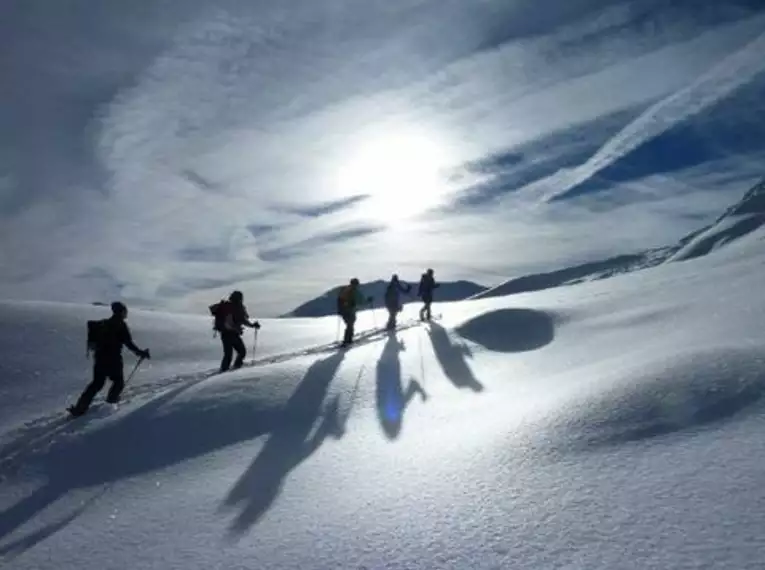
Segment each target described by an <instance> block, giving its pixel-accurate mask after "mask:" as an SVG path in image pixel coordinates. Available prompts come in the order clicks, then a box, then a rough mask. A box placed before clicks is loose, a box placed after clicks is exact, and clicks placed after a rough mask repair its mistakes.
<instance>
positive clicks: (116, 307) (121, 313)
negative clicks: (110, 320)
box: [112, 301, 128, 320]
mask: <svg viewBox="0 0 765 570" xmlns="http://www.w3.org/2000/svg"><path fill="white" fill-rule="evenodd" d="M112 314H113V315H114V316H115V317H119V318H120V319H122V320H125V319H127V316H128V309H127V307H126V306H125V304H124V303H120V302H119V301H114V303H112Z"/></svg>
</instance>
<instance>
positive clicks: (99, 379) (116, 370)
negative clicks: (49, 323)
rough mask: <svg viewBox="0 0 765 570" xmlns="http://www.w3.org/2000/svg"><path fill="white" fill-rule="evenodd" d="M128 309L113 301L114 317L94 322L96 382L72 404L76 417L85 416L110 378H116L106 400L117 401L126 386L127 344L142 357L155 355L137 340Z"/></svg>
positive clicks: (91, 339) (91, 344)
mask: <svg viewBox="0 0 765 570" xmlns="http://www.w3.org/2000/svg"><path fill="white" fill-rule="evenodd" d="M127 316H128V309H127V307H126V306H125V305H124V304H123V303H120V302H119V301H115V302H114V303H112V316H111V317H110V318H108V319H103V320H101V321H90V322H89V323H88V325H89V326H91V325H93V330H94V331H96V332H94V333H93V334H92V336H91V334H89V338H88V341H89V342H88V347H89V349H92V350H93V381H92V382H91V383H90V384H89V385H88V386H87V388H85V391H84V392H83V393H82V395H81V396H80V398H79V399H78V400H77V403H76V404H75V405H74V406H70V407H69V413H70V414H71V415H72V416H75V417H76V416H81V415H83V414H84V413H85V412H87V411H88V408H89V407H90V404H91V402H92V401H93V398H95V396H96V394H98V393H99V392H100V391H101V389H102V388H103V387H104V384H106V380H107V378H108V379H110V380H111V381H112V385H111V387H110V388H109V393H108V394H107V396H106V401H107V402H109V403H110V404H116V403H117V402H119V400H120V395H121V394H122V390H123V389H124V388H125V377H124V371H123V363H122V347H123V346H126V347H127V348H128V349H129V350H130V351H131V352H133V354H135V355H136V356H138V357H139V358H140V359H142V360H143V359H145V358H146V359H148V358H151V354H150V353H149V351H148V350H141V349H140V348H138V347H137V346H136V345H135V344H134V343H133V338H132V335H131V334H130V329H129V328H128V325H127V322H125V321H126V320H127Z"/></svg>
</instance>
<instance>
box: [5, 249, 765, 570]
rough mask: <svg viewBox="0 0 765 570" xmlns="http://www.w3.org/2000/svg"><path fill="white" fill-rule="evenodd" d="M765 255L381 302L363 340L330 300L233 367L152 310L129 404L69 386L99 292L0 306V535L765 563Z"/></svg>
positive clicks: (24, 544)
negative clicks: (398, 316) (529, 289)
mask: <svg viewBox="0 0 765 570" xmlns="http://www.w3.org/2000/svg"><path fill="white" fill-rule="evenodd" d="M763 267H764V266H763V264H762V254H761V251H760V250H759V248H758V247H757V244H756V243H750V244H749V246H748V247H741V248H737V249H735V250H730V251H727V252H725V253H723V251H720V252H716V253H714V254H713V255H709V256H707V257H705V258H703V259H698V260H693V261H689V262H687V263H682V264H668V265H663V266H660V267H656V268H653V269H649V270H645V271H641V272H636V273H632V274H629V275H623V276H619V277H615V278H613V279H609V280H603V281H598V282H594V283H588V284H582V285H578V286H573V287H567V288H562V289H554V290H549V291H544V292H537V293H532V294H522V295H514V296H511V297H510V296H508V297H496V298H491V299H484V300H475V301H464V302H458V303H442V304H440V305H439V307H438V309H437V312H440V313H443V318H442V319H441V320H438V321H436V322H433V323H430V324H420V323H419V322H418V321H417V320H416V319H414V318H413V317H414V316H415V313H416V307H407V309H405V311H404V315H403V316H402V327H401V330H399V331H398V332H397V333H396V334H392V335H388V334H386V333H384V332H370V330H371V329H373V328H374V325H375V324H377V325H379V324H382V323H381V321H382V314H381V312H380V311H378V312H377V313H373V312H371V311H367V312H365V313H362V315H361V317H360V322H359V330H360V331H361V333H360V341H359V345H358V346H357V347H355V348H353V349H351V350H349V351H347V352H337V351H336V350H334V349H333V348H332V347H331V343H332V341H333V340H334V338H335V335H336V334H337V321H336V319H335V318H334V317H327V318H318V319H274V320H266V321H264V327H263V329H262V330H261V333H260V336H259V338H258V345H257V352H256V354H255V360H254V362H253V361H252V360H249V359H248V363H247V366H246V367H245V368H244V369H242V370H240V371H237V372H233V373H229V374H226V375H217V376H211V375H210V372H211V371H212V370H214V368H215V366H216V364H217V358H218V352H219V347H218V345H217V342H218V341H217V340H216V339H213V338H212V337H211V334H210V330H209V319H207V318H196V317H178V316H173V315H165V314H157V313H142V312H140V311H135V312H133V313H131V323H132V326H133V328H134V336H135V338H136V341H137V342H138V344H139V345H141V346H149V347H150V348H152V351H153V353H154V355H155V360H154V361H152V362H151V363H150V365H148V366H147V367H146V368H144V369H141V370H140V371H139V373H138V374H137V375H136V377H135V379H134V381H133V383H132V384H131V385H130V386H129V388H128V389H127V392H126V395H127V401H126V402H125V403H124V404H123V405H122V406H121V407H120V409H119V410H110V409H109V408H108V407H107V406H99V407H96V408H94V409H93V411H92V414H91V415H89V416H86V417H84V418H81V419H79V420H76V421H68V420H66V419H65V418H64V416H63V409H64V407H65V405H66V404H67V402H69V401H71V400H72V399H73V398H75V397H76V395H77V393H78V392H79V391H80V390H81V389H82V387H83V385H84V382H85V380H86V376H87V373H88V370H87V368H88V365H89V363H88V362H87V361H86V360H85V359H84V355H83V349H84V347H83V342H84V337H83V332H84V321H85V319H86V318H90V317H91V316H93V315H96V314H100V312H103V311H104V310H105V309H103V308H94V307H79V306H64V305H53V304H21V305H18V304H15V305H8V304H5V305H0V312H1V313H2V316H3V318H2V319H0V343H2V345H1V346H2V354H3V355H4V358H3V359H2V361H1V362H0V391H1V392H2V397H3V399H2V401H3V403H4V408H3V416H2V420H0V427H2V433H3V435H2V439H1V440H0V476H2V480H3V483H2V485H1V486H0V557H2V560H3V561H4V562H6V563H7V564H9V567H12V568H15V569H27V568H28V569H31V568H35V569H43V570H44V569H48V568H51V569H53V568H56V569H58V568H61V566H62V564H63V565H64V566H65V567H72V568H78V569H90V568H93V569H96V568H97V569H98V570H104V569H112V568H114V569H117V568H125V567H131V568H162V569H163V570H164V569H168V568H190V569H194V568H200V569H201V568H204V569H209V568H211V567H220V568H238V567H247V568H337V567H342V568H423V569H425V568H428V569H430V568H511V567H512V568H551V567H562V566H565V567H571V568H583V569H584V568H587V569H592V568H603V569H612V568H627V567H640V568H662V569H663V568H702V567H704V568H708V567H715V568H733V567H735V568H756V567H759V565H760V564H761V552H762V549H763V547H765V544H764V543H763V538H762V534H761V532H760V529H761V528H762V522H763V520H762V517H763V514H762V513H763V509H762V505H763V503H765V491H763V487H762V476H763V472H762V462H761V461H760V459H759V458H760V457H761V456H762V454H763V453H764V452H765V443H764V442H763V441H764V440H763V438H762V435H761V434H762V430H763V429H764V428H765V425H763V424H765V422H764V421H763V416H762V410H763V406H764V405H765V401H763V394H765V374H764V373H763V370H765V366H763V365H764V364H765V356H763V355H765V350H763V349H765V333H764V332H763V327H762V322H763V316H765V300H763V296H762V295H758V294H756V292H757V291H759V288H760V286H761V283H762V280H763V277H764V275H763ZM33 339H36V340H37V344H34V343H33V342H32V341H33ZM247 340H248V344H250V343H252V340H253V339H252V338H251V337H248V339H247ZM127 360H128V362H127V366H132V363H133V360H132V358H131V357H128V359H127ZM62 561H65V562H62Z"/></svg>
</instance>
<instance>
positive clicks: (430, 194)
mask: <svg viewBox="0 0 765 570" xmlns="http://www.w3.org/2000/svg"><path fill="white" fill-rule="evenodd" d="M448 164H449V157H448V152H447V150H446V148H445V147H443V146H441V145H439V144H438V142H437V140H436V139H435V138H433V137H430V136H428V134H427V133H425V132H422V131H418V130H413V129H408V130H401V129H399V130H390V131H386V132H382V133H377V134H375V135H372V136H369V137H366V138H365V139H364V140H363V142H362V143H361V144H360V145H359V146H358V148H355V149H353V150H352V151H351V152H350V153H349V154H348V156H347V159H346V160H344V161H343V163H342V165H341V167H340V168H339V171H338V179H337V183H338V184H339V187H340V188H339V189H340V190H341V192H342V193H343V194H345V195H353V194H366V195H368V196H369V197H370V199H369V200H367V201H366V202H365V203H364V204H365V206H366V208H367V211H368V212H369V215H370V216H372V217H374V218H375V219H378V220H381V221H384V222H386V223H395V222H396V221H399V220H402V219H406V218H410V217H412V216H414V215H416V214H419V213H421V212H423V211H424V210H426V209H428V208H430V207H432V206H435V205H437V204H438V203H439V202H440V200H441V199H443V197H444V194H445V192H446V190H447V187H446V183H445V181H444V179H443V176H442V170H443V169H444V168H445V167H446V166H447V165H448Z"/></svg>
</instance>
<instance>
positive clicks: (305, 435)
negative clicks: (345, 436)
mask: <svg viewBox="0 0 765 570" xmlns="http://www.w3.org/2000/svg"><path fill="white" fill-rule="evenodd" d="M343 356H344V353H343V352H338V353H336V354H334V355H332V356H330V357H328V358H324V359H320V360H317V361H316V362H314V363H313V364H312V365H311V366H310V367H309V368H308V370H307V371H306V374H305V376H304V377H303V379H302V380H301V381H300V384H299V385H298V387H297V388H296V389H295V392H294V393H293V394H292V396H290V398H289V400H287V402H286V404H285V406H284V408H283V409H282V412H281V414H280V416H281V418H280V421H279V422H278V423H277V424H276V425H275V427H274V429H273V430H272V431H271V435H270V436H269V437H268V440H267V441H266V443H265V444H264V445H263V447H262V448H261V450H260V452H259V453H258V454H257V456H256V457H255V459H254V460H253V462H252V464H251V465H250V467H249V468H248V469H247V471H245V472H244V473H243V474H242V475H241V476H240V477H239V480H238V481H237V482H236V483H235V484H234V486H233V487H232V488H231V490H230V491H229V493H228V495H227V496H226V498H225V499H224V501H223V506H224V507H230V508H238V509H239V513H238V514H237V515H236V517H235V518H234V520H233V521H232V523H231V525H230V527H229V533H230V535H232V536H237V535H241V534H243V533H244V532H246V531H247V530H248V529H250V528H251V527H252V526H253V525H255V524H257V523H258V521H259V520H260V519H261V517H262V516H263V515H264V514H265V513H266V511H267V510H268V509H269V508H270V507H271V505H273V503H274V501H275V500H276V498H277V496H278V495H279V492H280V491H281V488H282V485H283V484H284V479H285V478H286V477H287V475H288V474H289V473H290V471H292V470H293V469H294V468H296V467H297V466H298V465H300V463H302V462H303V461H305V460H306V459H307V458H308V457H309V456H310V455H311V454H312V453H314V452H315V451H316V450H317V449H318V448H319V447H320V446H321V444H322V443H323V442H324V440H325V439H326V437H327V436H329V435H334V436H337V437H339V436H340V435H342V426H339V425H338V418H337V417H336V411H337V406H336V405H332V403H330V405H329V406H323V403H324V399H325V397H326V395H327V391H328V390H329V385H330V383H331V382H332V380H333V378H334V377H335V374H336V373H337V370H338V368H339V367H340V363H341V362H342V360H343ZM318 418H321V420H320V423H319V425H318V426H317V427H316V429H315V430H314V424H315V423H316V420H317V419H318ZM312 431H313V433H312Z"/></svg>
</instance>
